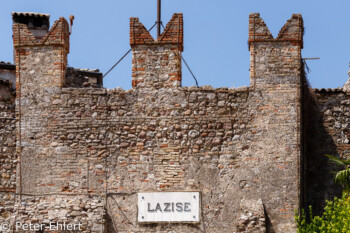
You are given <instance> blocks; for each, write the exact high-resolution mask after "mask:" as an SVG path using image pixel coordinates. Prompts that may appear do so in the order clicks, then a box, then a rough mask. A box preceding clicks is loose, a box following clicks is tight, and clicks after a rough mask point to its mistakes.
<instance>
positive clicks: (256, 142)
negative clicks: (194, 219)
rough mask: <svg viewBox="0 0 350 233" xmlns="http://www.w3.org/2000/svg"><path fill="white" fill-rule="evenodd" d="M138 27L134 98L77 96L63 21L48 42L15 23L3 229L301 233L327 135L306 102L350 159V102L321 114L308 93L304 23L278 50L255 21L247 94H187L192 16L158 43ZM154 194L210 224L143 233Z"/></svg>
mask: <svg viewBox="0 0 350 233" xmlns="http://www.w3.org/2000/svg"><path fill="white" fill-rule="evenodd" d="M43 17H45V15H44V16H43ZM130 25H131V29H130V44H131V47H132V54H133V58H132V59H133V71H132V84H133V88H132V89H130V90H127V91H125V90H122V89H114V90H107V89H104V88H98V85H95V86H96V87H97V88H84V87H82V86H81V85H78V86H79V87H75V86H74V87H69V83H74V80H73V73H72V72H71V73H69V74H68V75H69V80H68V81H67V80H66V77H67V76H66V70H67V53H68V52H69V30H68V24H67V22H66V21H65V20H64V19H63V18H60V19H59V20H58V21H56V22H55V24H54V26H53V27H52V28H51V30H50V31H49V32H48V34H47V36H44V37H42V38H40V39H37V38H34V35H33V34H31V33H30V31H28V29H27V27H26V25H25V24H20V23H14V26H13V28H14V46H15V51H16V69H17V70H16V78H17V85H16V86H17V89H16V102H15V103H14V101H13V100H12V101H8V102H4V108H2V112H1V114H2V115H6V116H10V118H11V119H3V121H1V122H2V123H1V125H0V133H1V134H0V136H1V137H2V138H6V141H1V143H2V144H4V149H2V152H1V153H2V154H1V158H3V159H2V160H1V161H2V165H1V166H2V167H1V168H2V172H3V174H5V175H3V178H2V179H1V183H0V184H1V185H2V189H1V190H0V191H1V195H2V196H3V197H4V200H5V197H6V198H7V199H8V200H9V201H7V202H4V203H1V206H0V211H1V213H3V214H2V215H1V219H2V220H3V221H5V220H6V221H11V222H12V223H15V222H16V221H17V222H18V221H20V222H25V221H27V222H31V221H33V219H36V220H38V221H39V222H45V223H46V224H48V222H49V221H62V220H65V221H66V222H71V223H82V225H83V226H82V231H83V232H203V231H206V232H283V233H285V232H295V231H296V226H295V223H294V210H296V209H298V208H299V207H300V206H303V205H304V204H305V203H308V202H310V201H311V200H312V198H313V197H315V195H316V194H315V193H316V192H317V190H318V188H319V187H316V186H317V185H314V184H315V181H319V180H320V177H319V176H318V175H317V174H314V173H313V172H314V171H315V170H316V169H315V168H316V166H314V160H315V159H316V160H317V159H318V157H319V156H320V153H323V151H322V152H321V151H318V150H315V149H314V148H313V146H315V147H316V146H317V144H316V143H315V142H314V141H313V140H315V139H313V138H312V136H310V135H312V134H313V132H314V130H315V129H320V127H319V125H317V124H316V123H310V122H309V118H307V116H311V115H313V114H312V111H311V110H309V111H305V109H306V107H307V106H306V104H305V103H306V102H308V103H309V102H310V105H312V106H316V107H320V108H321V109H323V110H325V109H327V110H328V109H330V111H331V113H329V112H328V111H325V112H322V111H321V112H320V115H325V116H328V117H326V118H325V119H330V118H332V119H331V120H330V122H331V123H330V124H328V125H327V124H326V126H325V129H333V128H334V129H336V130H333V131H332V130H331V131H330V133H329V134H330V137H329V138H328V140H329V141H327V143H331V142H332V141H333V142H334V141H335V142H337V143H340V144H339V145H338V148H339V149H341V150H342V151H343V152H344V153H345V154H346V153H347V152H346V151H347V147H346V146H345V144H346V139H347V136H346V135H347V131H346V130H345V129H346V128H347V126H346V124H347V120H346V118H347V115H346V109H347V107H346V106H347V102H346V101H347V100H346V94H345V93H344V92H340V93H339V94H334V95H333V94H332V95H329V96H328V95H320V96H318V95H316V97H317V98H314V99H316V100H317V101H319V102H317V103H316V102H312V98H311V94H310V92H309V90H308V89H307V87H306V86H305V83H306V79H305V77H304V74H303V65H302V60H301V49H302V47H303V40H302V35H303V21H302V18H301V16H300V15H293V16H292V18H291V19H290V20H288V21H287V23H286V24H285V25H284V27H283V28H282V29H281V31H280V33H279V35H278V36H277V37H276V38H273V37H272V35H271V33H270V32H269V30H268V28H267V27H266V25H265V23H264V22H263V20H262V19H261V18H260V16H259V14H251V15H250V17H249V40H248V44H249V50H250V53H251V65H250V71H251V85H250V87H243V88H237V89H229V88H217V89H214V88H212V87H210V86H203V87H198V88H197V87H181V52H182V51H183V26H182V14H174V16H173V18H172V19H171V21H170V22H169V23H168V25H167V26H166V28H165V30H164V32H163V34H162V35H161V36H160V38H157V39H156V40H154V39H153V38H152V37H151V36H150V34H149V33H148V32H147V30H146V29H145V27H144V26H143V25H142V24H141V23H140V22H139V20H138V19H137V18H131V21H130ZM72 80H73V81H72ZM306 100H307V101H306ZM315 103H316V104H315ZM335 106H337V107H335ZM338 106H339V107H338ZM15 107H16V121H15V120H14V119H13V117H14V108H15ZM316 107H315V109H316ZM3 109H4V110H3ZM338 109H340V110H339V111H338ZM7 112H8V113H7ZM327 114H328V115H327ZM334 118H336V120H333V119H334ZM310 119H311V118H310ZM319 119H320V121H318V122H321V119H322V118H319ZM1 120H2V118H1ZM325 122H328V121H327V120H326V121H325ZM333 122H334V124H333ZM336 122H339V124H338V123H336ZM15 124H16V125H15ZM338 126H339V127H338ZM337 127H338V128H337ZM343 129H344V130H343ZM342 132H343V133H342ZM339 134H340V135H343V136H341V138H338V137H339ZM344 135H345V136H344ZM345 137H346V138H345ZM306 138H307V139H306ZM310 138H311V139H310ZM338 139H341V140H342V141H339V142H338ZM347 142H348V141H347ZM5 143H6V145H5ZM15 143H16V144H17V146H16V152H15V150H14V149H15V147H14V145H15ZM309 144H310V145H309ZM324 145H325V146H326V145H328V144H324ZM310 150H312V151H314V152H313V154H310V155H308V154H307V153H306V152H309V151H310ZM305 151H306V152H305ZM17 156H18V159H17ZM18 161H19V163H17V162H18ZM14 167H17V170H16V171H15V170H14ZM6 169H7V170H6ZM11 169H12V170H11ZM9 173H11V176H10V177H8V176H7V175H6V174H9ZM4 176H5V178H4ZM6 177H7V178H6ZM14 178H17V181H16V182H15V181H14ZM328 185H331V183H329V184H328V183H327V184H325V186H327V187H328ZM5 188H11V189H10V190H7V189H5ZM14 189H16V192H17V195H16V196H15V195H14V192H15V191H14ZM145 191H153V192H155V191H199V192H200V193H201V207H202V208H201V211H202V213H201V221H200V222H199V223H198V224H181V223H177V224H156V223H154V224H140V223H138V222H137V193H138V192H145ZM318 195H321V194H318ZM332 195H334V193H332ZM14 202H16V205H13V203H14Z"/></svg>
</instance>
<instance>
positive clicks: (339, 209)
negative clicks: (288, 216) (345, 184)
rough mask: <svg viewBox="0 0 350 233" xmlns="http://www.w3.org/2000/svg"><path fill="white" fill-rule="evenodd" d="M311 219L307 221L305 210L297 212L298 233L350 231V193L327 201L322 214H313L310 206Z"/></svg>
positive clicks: (340, 232) (338, 232)
mask: <svg viewBox="0 0 350 233" xmlns="http://www.w3.org/2000/svg"><path fill="white" fill-rule="evenodd" d="M309 212H310V217H309V219H310V221H307V218H306V214H305V211H304V210H302V211H301V214H300V215H298V213H296V214H295V220H296V223H297V225H298V233H345V232H350V195H349V193H345V192H344V194H343V196H342V198H337V197H335V198H334V201H327V202H326V207H325V209H324V213H323V215H322V216H313V215H312V208H311V206H310V210H309Z"/></svg>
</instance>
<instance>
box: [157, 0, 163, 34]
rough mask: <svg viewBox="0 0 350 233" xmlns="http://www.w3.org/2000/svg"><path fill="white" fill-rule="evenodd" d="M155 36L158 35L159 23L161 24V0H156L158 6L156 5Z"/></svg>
mask: <svg viewBox="0 0 350 233" xmlns="http://www.w3.org/2000/svg"><path fill="white" fill-rule="evenodd" d="M157 8H158V9H157V12H158V14H157V38H158V39H159V37H160V25H161V22H162V20H161V11H162V0H158V7H157Z"/></svg>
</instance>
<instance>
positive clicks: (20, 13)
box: [12, 12, 50, 18]
mask: <svg viewBox="0 0 350 233" xmlns="http://www.w3.org/2000/svg"><path fill="white" fill-rule="evenodd" d="M13 16H32V17H46V18H49V17H50V15H49V14H41V13H35V12H12V17H13Z"/></svg>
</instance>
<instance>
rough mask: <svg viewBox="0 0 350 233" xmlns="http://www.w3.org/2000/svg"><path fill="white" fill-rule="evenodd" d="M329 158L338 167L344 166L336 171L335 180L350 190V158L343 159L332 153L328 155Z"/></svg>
mask: <svg viewBox="0 0 350 233" xmlns="http://www.w3.org/2000/svg"><path fill="white" fill-rule="evenodd" d="M326 156H327V157H328V158H329V160H330V161H331V162H332V163H334V164H335V165H337V166H338V167H342V168H344V169H343V170H341V171H338V172H336V174H335V177H334V181H335V183H337V184H340V185H342V186H343V188H344V189H345V190H350V160H342V159H338V158H337V157H334V156H332V155H326Z"/></svg>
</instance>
